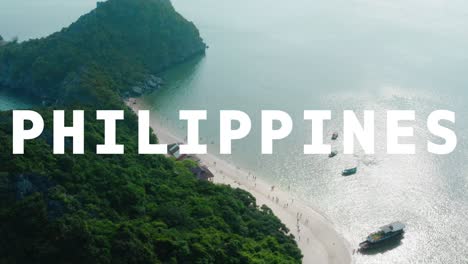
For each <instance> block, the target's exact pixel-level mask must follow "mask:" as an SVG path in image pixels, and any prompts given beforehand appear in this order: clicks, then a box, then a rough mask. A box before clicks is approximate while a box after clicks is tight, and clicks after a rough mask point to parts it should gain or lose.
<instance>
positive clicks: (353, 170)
mask: <svg viewBox="0 0 468 264" xmlns="http://www.w3.org/2000/svg"><path fill="white" fill-rule="evenodd" d="M356 172H357V167H354V168H350V169H345V170H343V171H342V172H341V175H343V176H350V175H353V174H356Z"/></svg>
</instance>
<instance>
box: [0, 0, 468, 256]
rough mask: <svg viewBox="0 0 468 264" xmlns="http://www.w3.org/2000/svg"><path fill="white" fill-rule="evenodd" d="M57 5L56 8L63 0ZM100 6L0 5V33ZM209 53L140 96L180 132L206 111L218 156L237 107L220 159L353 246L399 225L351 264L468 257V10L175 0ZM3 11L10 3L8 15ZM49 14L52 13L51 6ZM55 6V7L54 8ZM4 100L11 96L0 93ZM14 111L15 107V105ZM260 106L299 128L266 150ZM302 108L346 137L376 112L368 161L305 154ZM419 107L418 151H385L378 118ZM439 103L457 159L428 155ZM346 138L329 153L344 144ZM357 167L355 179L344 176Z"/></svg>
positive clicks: (62, 21)
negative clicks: (301, 203) (229, 146)
mask: <svg viewBox="0 0 468 264" xmlns="http://www.w3.org/2000/svg"><path fill="white" fill-rule="evenodd" d="M59 2H60V3H59ZM94 3H95V1H81V0H80V1H78V0H73V1H69V2H68V1H67V2H66V3H65V2H63V1H56V0H47V1H41V2H37V3H34V6H33V7H34V8H31V6H30V5H31V3H30V1H25V0H19V1H8V2H7V1H2V0H0V5H1V7H2V8H0V34H2V35H4V36H5V37H7V38H9V37H12V36H15V35H18V36H19V37H20V39H28V38H31V37H37V36H44V35H46V34H49V33H52V32H53V31H56V30H59V29H60V28H61V27H63V26H65V25H67V24H69V23H70V22H72V21H73V20H75V19H76V18H78V17H79V15H81V14H82V13H84V12H86V11H87V10H90V9H91V8H93V7H94ZM174 4H175V6H176V8H177V10H179V12H180V13H182V14H183V15H184V16H186V17H187V18H189V19H190V20H193V21H194V22H195V24H196V25H197V26H198V27H199V29H200V31H201V33H202V35H203V37H204V39H205V40H206V42H207V43H208V45H209V46H210V48H209V50H208V51H207V55H206V56H205V57H204V58H199V59H196V60H193V61H191V62H190V63H187V64H185V65H183V66H180V67H177V68H176V69H174V70H172V71H170V72H167V73H165V74H164V75H165V76H164V77H165V79H166V81H167V85H166V87H165V89H163V90H161V91H159V92H157V93H155V94H152V95H149V96H147V97H145V102H146V104H147V105H149V106H150V108H151V109H152V110H154V111H157V112H158V113H159V114H160V115H161V116H162V121H163V122H164V123H165V124H166V125H167V126H168V127H169V128H170V129H171V130H172V131H173V132H174V133H176V134H178V135H179V136H182V137H183V136H184V135H185V132H184V131H185V124H184V123H182V122H179V121H178V110H180V109H207V110H208V118H209V121H207V122H204V123H203V124H202V126H201V136H202V137H203V141H205V142H206V143H208V144H209V148H210V151H212V152H214V153H216V152H217V151H218V141H219V135H218V122H219V120H218V111H219V110H220V109H238V110H243V111H245V112H247V113H249V115H250V116H251V118H252V121H253V131H252V132H251V135H250V136H249V137H248V138H246V139H245V140H242V141H239V142H235V143H234V145H233V147H234V149H233V155H231V156H227V157H224V158H225V159H228V160H231V161H232V162H234V163H235V164H236V165H237V166H240V167H242V168H243V169H245V170H249V171H252V172H255V173H256V174H258V175H260V176H261V177H263V178H264V179H266V180H268V181H270V182H271V183H272V184H275V185H278V186H281V187H283V188H284V189H287V188H288V186H290V188H291V190H292V193H294V195H295V196H297V197H299V198H301V199H303V200H305V201H306V202H307V203H309V204H310V205H311V206H312V207H314V208H316V209H318V210H319V211H321V212H323V213H324V214H325V215H326V216H327V217H328V218H329V219H330V220H331V221H332V222H333V223H334V224H335V225H336V226H337V229H338V230H339V231H340V232H341V233H343V235H344V236H345V237H346V239H348V240H349V241H350V243H351V244H352V245H356V244H357V243H358V242H360V240H361V239H362V238H363V237H364V236H365V235H366V234H367V233H368V232H370V231H373V230H374V229H375V228H377V227H378V226H381V225H383V224H387V223H389V222H392V221H395V220H401V221H403V222H405V223H406V224H407V226H408V228H407V234H406V236H405V239H404V240H403V241H402V244H401V245H397V246H396V247H394V248H393V249H392V250H388V251H385V252H382V253H379V254H374V255H358V256H357V257H356V262H357V263H366V264H367V263H467V262H468V251H467V250H466V248H467V247H468V227H467V226H466V224H465V223H466V222H467V221H468V194H467V192H466V190H467V189H468V173H467V172H466V171H467V165H466V162H465V161H466V158H467V157H468V155H467V154H468V146H467V144H466V138H467V135H468V133H467V132H468V123H467V121H466V118H465V116H466V115H467V114H468V107H467V106H466V102H465V100H466V98H467V92H466V86H467V84H468V81H467V79H466V77H465V74H464V73H465V69H466V68H467V67H468V54H467V53H466V47H468V35H467V34H465V32H464V31H465V30H466V28H468V16H467V13H466V10H467V7H468V3H466V2H464V1H457V0H450V1H438V0H425V1H423V0H389V1H374V0H351V1H350V0H346V1H345V0H342V1H339V0H329V1H317V0H297V1H293V2H291V1H271V0H239V1H224V0H223V1H220V0H197V1H193V0H175V1H174ZM3 7H5V8H3ZM52 9H53V11H51V10H52ZM56 10H60V12H57V11H56ZM0 102H2V103H1V106H3V109H4V108H12V106H9V107H5V106H6V103H11V102H12V101H11V98H8V97H4V96H0ZM13 106H14V105H13ZM262 109H279V110H284V111H287V112H288V113H289V114H290V115H291V116H292V118H293V120H294V123H295V125H294V131H293V133H292V134H291V135H290V136H289V137H288V138H287V139H286V140H283V141H281V142H278V143H277V144H275V153H276V154H275V155H272V156H262V155H260V135H259V128H260V119H259V113H260V110H262ZM304 109H329V110H332V111H333V117H334V119H333V120H332V121H331V122H329V123H327V125H326V128H325V129H326V131H327V133H328V134H331V132H332V131H335V130H338V131H339V130H341V124H342V116H341V113H342V111H343V110H345V109H351V110H355V111H356V112H361V111H362V110H365V109H372V110H375V111H376V116H377V121H376V145H377V153H376V155H372V156H367V155H363V154H362V153H361V152H359V151H358V153H356V154H355V155H347V156H346V155H339V156H337V157H336V158H334V159H333V160H328V158H327V157H326V156H306V155H303V154H302V146H303V144H305V143H307V142H309V137H310V126H309V125H308V124H307V123H306V122H304V121H302V111H303V110H304ZM388 109H415V110H417V121H415V122H412V123H410V124H411V125H412V126H413V127H415V137H414V138H413V139H410V140H409V141H410V142H413V143H415V144H416V145H417V155H414V156H395V155H387V154H385V142H386V141H385V140H386V135H385V121H384V117H385V115H384V114H385V110H388ZM435 109H449V110H452V111H455V112H456V114H457V122H456V124H455V125H453V126H451V127H452V128H453V129H454V130H455V131H456V133H457V135H458V139H459V144H458V147H457V149H456V151H455V152H454V153H452V154H450V155H447V156H436V155H431V154H428V153H427V152H426V150H425V148H426V141H427V139H428V138H432V137H431V136H430V135H429V133H428V132H427V129H426V128H425V119H426V117H427V115H428V113H429V112H431V111H432V110H435ZM341 143H342V142H341V138H339V140H338V141H337V142H335V143H334V148H336V149H338V150H339V151H341V150H342V147H341ZM354 164H357V165H358V166H359V172H358V174H357V175H355V176H353V177H348V178H343V177H341V176H340V175H339V171H341V170H342V169H343V168H345V167H348V166H350V165H354Z"/></svg>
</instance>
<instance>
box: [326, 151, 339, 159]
mask: <svg viewBox="0 0 468 264" xmlns="http://www.w3.org/2000/svg"><path fill="white" fill-rule="evenodd" d="M336 155H338V151H336V150H334V151H332V152H330V154H328V157H329V158H333V157H335V156H336Z"/></svg>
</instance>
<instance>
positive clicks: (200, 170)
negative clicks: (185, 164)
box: [190, 166, 214, 181]
mask: <svg viewBox="0 0 468 264" xmlns="http://www.w3.org/2000/svg"><path fill="white" fill-rule="evenodd" d="M190 170H191V171H192V173H193V175H195V177H197V179H198V180H200V181H213V178H214V175H213V173H211V171H210V170H209V169H208V168H207V167H205V166H197V167H194V168H192V169H190Z"/></svg>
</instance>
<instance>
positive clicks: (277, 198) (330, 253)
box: [126, 98, 352, 264]
mask: <svg viewBox="0 0 468 264" xmlns="http://www.w3.org/2000/svg"><path fill="white" fill-rule="evenodd" d="M126 103H127V105H128V106H129V107H130V108H132V109H133V111H135V112H137V111H138V110H139V109H141V110H146V109H143V108H140V107H142V104H141V102H140V100H139V99H135V98H131V99H128V100H127V101H126ZM151 126H152V128H153V129H154V131H155V132H156V134H157V136H158V139H159V141H160V143H164V144H171V143H176V142H183V140H181V139H180V138H177V137H175V136H174V135H173V134H171V133H170V132H169V131H168V130H167V129H166V128H164V127H163V126H161V124H160V122H159V121H158V118H157V117H155V113H152V116H151ZM198 158H200V162H201V163H202V164H203V165H205V166H207V167H208V168H209V169H210V170H211V172H212V173H213V174H214V175H215V178H214V182H215V183H218V184H226V185H230V186H232V187H237V188H241V189H243V190H246V191H248V192H249V193H251V194H252V195H253V196H254V197H255V198H256V199H257V204H258V205H259V206H261V205H263V204H265V205H266V206H268V207H269V208H271V209H272V211H273V212H274V214H275V215H276V216H277V217H278V218H279V219H280V220H281V221H282V222H283V223H284V224H285V225H286V226H287V227H288V228H289V230H290V231H291V233H292V234H293V235H294V236H295V237H296V241H297V243H298V246H299V248H300V249H301V251H302V254H303V255H304V258H303V263H306V264H322V263H324V264H325V263H330V264H332V263H336V264H348V263H351V262H352V254H351V253H352V252H351V248H350V247H349V245H348V242H347V241H346V240H345V239H344V238H343V237H342V236H340V235H339V234H338V233H337V231H336V230H335V228H334V227H333V225H332V224H331V223H330V222H329V221H328V220H327V219H326V218H325V217H323V216H322V215H321V214H319V213H317V212H316V211H314V210H312V208H310V207H308V206H306V205H305V203H303V202H302V201H300V200H294V199H293V198H292V197H291V195H289V194H288V193H287V192H285V191H282V190H280V189H278V188H277V187H275V188H274V190H272V186H271V185H270V184H268V183H267V182H265V181H262V180H261V179H259V178H257V177H256V176H254V175H252V174H250V173H247V172H245V171H243V170H241V169H239V168H236V167H235V166H233V165H232V164H230V163H229V162H226V161H224V160H222V159H220V158H218V157H217V156H215V155H212V154H206V155H198ZM298 219H299V220H298Z"/></svg>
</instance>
